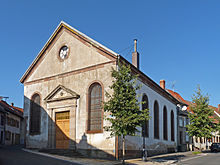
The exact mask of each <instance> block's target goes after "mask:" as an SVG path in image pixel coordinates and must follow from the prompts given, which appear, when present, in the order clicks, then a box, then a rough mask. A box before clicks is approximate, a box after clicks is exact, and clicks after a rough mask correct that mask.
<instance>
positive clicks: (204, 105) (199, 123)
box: [187, 86, 216, 150]
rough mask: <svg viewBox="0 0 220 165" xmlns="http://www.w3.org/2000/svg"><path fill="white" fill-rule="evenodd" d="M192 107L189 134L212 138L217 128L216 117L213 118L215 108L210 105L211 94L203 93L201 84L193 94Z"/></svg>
mask: <svg viewBox="0 0 220 165" xmlns="http://www.w3.org/2000/svg"><path fill="white" fill-rule="evenodd" d="M190 109H191V112H190V113H189V115H188V117H189V119H190V124H189V125H187V128H188V131H187V132H188V133H189V135H190V136H191V137H194V136H195V137H196V138H198V137H200V138H202V137H204V138H206V139H209V138H211V137H212V132H214V131H215V130H216V124H215V123H214V119H213V118H211V116H213V114H214V110H213V109H211V108H210V107H209V96H208V95H203V94H202V93H201V89H200V87H199V86H198V87H197V91H195V94H193V97H192V105H190ZM200 150H201V143H200Z"/></svg>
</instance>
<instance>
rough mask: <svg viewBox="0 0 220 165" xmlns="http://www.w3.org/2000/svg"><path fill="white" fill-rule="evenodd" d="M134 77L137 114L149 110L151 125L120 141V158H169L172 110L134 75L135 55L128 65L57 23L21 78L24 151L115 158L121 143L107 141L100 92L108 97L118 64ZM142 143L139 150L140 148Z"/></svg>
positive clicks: (167, 99)
mask: <svg viewBox="0 0 220 165" xmlns="http://www.w3.org/2000/svg"><path fill="white" fill-rule="evenodd" d="M119 61H120V62H121V63H122V62H125V63H126V64H129V65H131V69H132V72H134V73H135V74H139V78H138V83H140V84H142V88H141V89H140V90H139V91H137V93H138V94H140V95H141V97H140V98H139V100H140V101H141V100H143V101H145V104H144V105H140V108H149V110H150V116H151V119H150V120H149V121H148V122H146V125H145V127H144V130H145V131H142V130H141V128H140V132H143V134H142V136H141V135H140V136H133V137H131V136H128V137H126V155H127V156H130V157H134V156H141V153H142V150H143V148H146V150H147V151H148V154H149V155H153V154H157V153H164V152H174V151H176V148H177V124H176V123H177V105H178V104H179V103H180V102H179V101H178V100H177V99H175V98H174V97H173V96H172V95H170V94H169V93H168V92H167V91H166V90H164V89H162V88H161V87H160V86H159V85H158V84H157V83H155V82H154V81H153V80H151V79H150V78H149V77H148V76H146V75H145V74H144V73H143V72H141V71H140V70H139V54H138V52H137V51H136V49H135V51H134V52H133V54H132V63H133V65H132V64H130V63H129V62H128V61H127V60H126V59H124V58H123V57H122V56H120V55H119V54H117V53H115V52H113V51H112V50H110V49H108V48H106V47H105V46H103V45H101V44H100V43H98V42H96V41H94V40H93V39H91V38H89V37H88V36H86V35H85V34H83V33H81V32H79V31H77V30H76V29H74V28H73V27H71V26H70V25H68V24H66V23H64V22H61V23H60V24H59V26H58V27H57V28H56V30H55V32H54V33H53V34H52V35H51V37H50V38H49V40H48V42H47V43H46V44H45V46H44V47H43V48H42V50H41V51H40V53H39V54H38V56H37V57H36V58H35V60H34V61H33V63H32V64H31V65H30V67H29V68H28V69H27V71H26V72H25V73H24V75H23V76H22V78H21V80H20V82H21V83H23V84H24V119H25V121H26V128H27V129H26V147H27V148H46V149H72V150H75V149H76V150H77V151H78V152H81V153H83V154H87V155H90V156H96V157H97V156H99V157H102V158H104V157H109V158H118V157H119V155H120V154H121V150H122V145H121V144H122V139H121V137H112V138H109V135H110V133H109V132H106V131H105V130H104V129H103V126H106V125H109V123H108V122H107V121H106V120H104V116H105V115H107V114H105V113H104V111H103V109H102V105H101V104H102V102H103V101H106V95H105V92H106V91H108V92H109V93H111V92H112V91H111V90H110V88H109V86H110V85H111V84H112V80H113V78H112V77H111V71H112V68H114V69H117V68H118V62H119ZM143 143H144V144H143Z"/></svg>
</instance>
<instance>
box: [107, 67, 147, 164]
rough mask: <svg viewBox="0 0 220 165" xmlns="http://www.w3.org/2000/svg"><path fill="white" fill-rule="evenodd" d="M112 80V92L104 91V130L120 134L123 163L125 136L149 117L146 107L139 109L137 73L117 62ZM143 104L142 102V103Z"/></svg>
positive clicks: (133, 133) (113, 134)
mask: <svg viewBox="0 0 220 165" xmlns="http://www.w3.org/2000/svg"><path fill="white" fill-rule="evenodd" d="M112 77H113V82H112V85H111V86H110V89H112V90H113V94H109V93H108V92H106V96H107V98H108V101H107V102H105V103H104V110H105V112H108V114H109V115H108V116H106V120H108V121H110V123H111V124H110V125H109V126H106V127H105V130H107V131H110V132H111V136H122V138H123V145H122V148H123V152H122V155H123V164H124V163H125V161H124V156H125V136H127V135H130V136H134V135H135V134H136V133H137V132H139V131H138V129H137V128H138V127H141V126H142V125H143V123H144V122H145V121H146V120H148V119H149V111H148V109H145V110H140V107H139V105H140V103H142V102H138V100H137V95H136V91H137V90H139V89H140V85H137V83H136V82H137V81H136V80H137V77H138V76H137V75H133V74H132V71H131V68H130V66H126V65H125V64H123V65H122V64H119V65H118V69H117V70H115V69H113V70H112ZM142 104H143V103H142Z"/></svg>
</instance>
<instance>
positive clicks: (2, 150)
mask: <svg viewBox="0 0 220 165" xmlns="http://www.w3.org/2000/svg"><path fill="white" fill-rule="evenodd" d="M0 165H79V164H77V163H71V162H67V161H62V160H58V159H54V158H50V157H46V156H41V155H37V154H32V153H29V152H25V151H23V150H21V147H0Z"/></svg>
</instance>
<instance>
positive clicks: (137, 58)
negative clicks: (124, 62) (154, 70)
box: [132, 39, 139, 69]
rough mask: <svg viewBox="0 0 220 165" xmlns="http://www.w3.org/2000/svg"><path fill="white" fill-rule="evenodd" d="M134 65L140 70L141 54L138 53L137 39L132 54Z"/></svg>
mask: <svg viewBox="0 0 220 165" xmlns="http://www.w3.org/2000/svg"><path fill="white" fill-rule="evenodd" d="M132 64H133V65H134V66H135V67H136V68H138V69H139V53H138V52H137V39H134V52H133V53H132Z"/></svg>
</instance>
